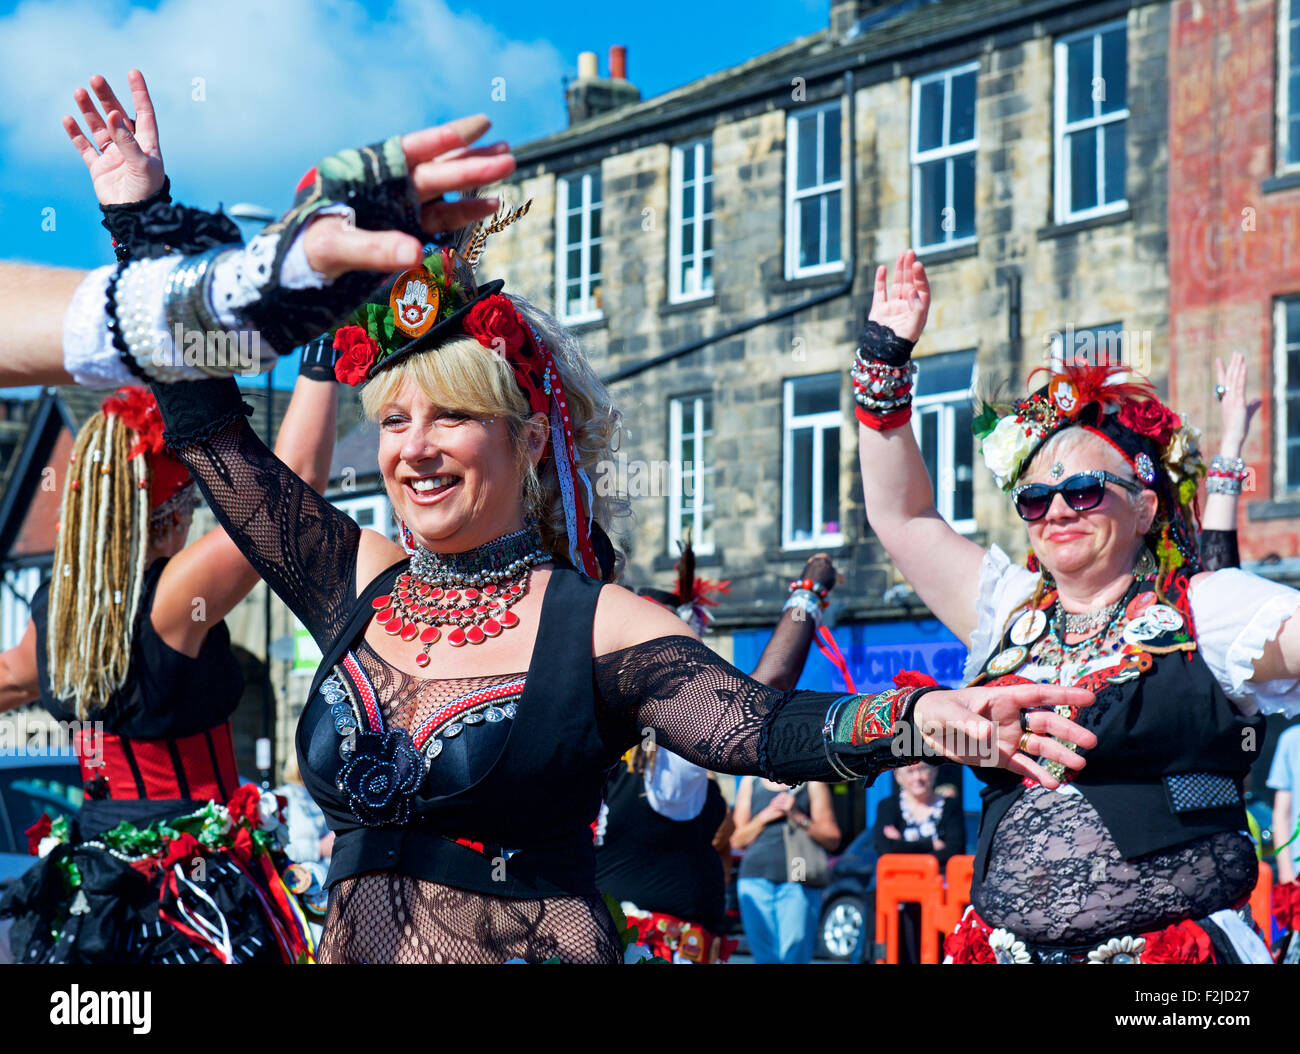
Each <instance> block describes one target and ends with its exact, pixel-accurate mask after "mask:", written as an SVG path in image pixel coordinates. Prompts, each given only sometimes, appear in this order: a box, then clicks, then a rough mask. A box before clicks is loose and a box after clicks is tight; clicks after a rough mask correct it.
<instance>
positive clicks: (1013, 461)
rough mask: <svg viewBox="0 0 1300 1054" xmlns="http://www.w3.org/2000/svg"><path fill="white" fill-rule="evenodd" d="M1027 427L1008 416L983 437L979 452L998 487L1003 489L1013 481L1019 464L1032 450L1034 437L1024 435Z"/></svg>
mask: <svg viewBox="0 0 1300 1054" xmlns="http://www.w3.org/2000/svg"><path fill="white" fill-rule="evenodd" d="M1028 427H1030V426H1029V425H1027V424H1025V423H1024V422H1023V421H1017V420H1016V418H1015V415H1014V414H1008V415H1007V416H1006V417H1004V418H1002V420H1000V421H999V422H998V423H997V427H996V428H994V429H993V431H992V432H990V433H989V434H988V435H987V436H985V437H984V442H983V444H982V445H981V447H980V451H981V453H983V455H984V464H986V465H987V466H988V467H989V471H990V472H992V473H993V475H994V476H995V477H996V478H997V481H998V486H999V487H1005V486H1006V485H1007V483H1008V482H1010V481H1011V480H1013V479H1015V477H1016V473H1017V472H1019V471H1020V465H1021V462H1023V461H1024V460H1025V458H1026V457H1028V456H1029V451H1030V450H1031V449H1032V448H1033V445H1034V437H1033V436H1032V435H1025V429H1026V428H1028Z"/></svg>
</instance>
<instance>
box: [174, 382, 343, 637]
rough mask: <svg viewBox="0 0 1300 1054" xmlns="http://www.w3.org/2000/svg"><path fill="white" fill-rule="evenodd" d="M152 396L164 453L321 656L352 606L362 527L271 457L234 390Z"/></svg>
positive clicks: (196, 385)
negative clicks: (180, 465) (179, 465)
mask: <svg viewBox="0 0 1300 1054" xmlns="http://www.w3.org/2000/svg"><path fill="white" fill-rule="evenodd" d="M152 388H153V392H154V395H155V396H156V397H157V399H158V406H159V408H160V409H161V410H162V415H163V421H164V422H165V423H166V425H167V436H166V438H167V444H168V446H169V447H170V448H171V450H172V451H173V453H175V454H176V456H177V457H179V458H180V459H181V460H182V461H183V462H184V463H185V464H186V466H187V467H188V468H189V470H190V472H191V473H192V474H193V476H194V478H195V479H196V480H197V481H198V485H199V489H200V490H201V491H203V496H204V497H205V498H207V501H208V504H209V505H210V506H211V507H212V511H213V512H214V513H215V514H216V517H217V519H218V520H219V521H220V522H221V526H223V527H224V528H225V529H226V530H227V532H229V534H230V536H231V538H233V539H234V540H235V544H236V545H238V546H239V549H240V551H241V552H242V553H243V554H244V556H246V557H247V558H248V562H249V563H251V564H252V565H253V567H254V568H256V569H257V573H258V574H259V575H261V576H262V577H263V578H264V579H265V580H266V581H267V583H268V584H269V585H270V587H271V588H272V589H273V590H275V592H276V594H277V595H278V596H279V597H280V598H281V599H282V600H283V601H284V602H285V603H286V604H288V605H289V608H290V610H292V611H293V613H294V614H295V615H296V616H297V617H298V619H299V620H300V621H301V622H302V624H303V625H304V626H306V627H307V629H308V630H309V631H310V633H311V635H312V636H313V637H314V638H315V639H316V642H317V643H318V644H319V645H320V646H321V648H322V650H323V649H324V648H325V647H327V646H328V645H329V643H330V642H331V641H332V640H333V639H334V637H335V636H336V635H337V634H338V633H339V632H340V631H341V630H342V628H343V625H344V623H345V622H346V621H347V617H348V614H349V611H350V610H351V608H352V605H353V603H354V602H355V601H356V566H357V543H358V541H359V540H360V537H361V528H360V527H358V526H357V525H356V523H355V522H354V521H353V520H352V519H351V517H349V516H346V515H344V514H343V513H342V512H340V511H339V510H338V509H336V508H334V506H333V505H331V504H330V503H329V502H328V501H326V500H325V499H324V498H322V497H321V496H320V495H319V494H317V493H316V491H314V490H312V488H311V487H309V486H308V485H307V484H306V483H304V482H303V481H302V480H301V479H300V478H299V477H298V476H297V475H295V474H294V473H293V472H292V471H291V470H290V469H289V467H288V466H287V465H285V464H284V462H283V461H281V460H280V459H279V458H277V457H276V456H275V455H274V454H273V453H272V452H271V451H270V450H268V449H267V448H266V445H265V444H264V443H263V442H262V441H261V440H260V439H259V438H258V437H257V435H256V433H254V431H253V430H252V428H251V427H249V424H248V420H247V414H248V413H249V412H250V408H249V407H248V406H247V405H246V404H245V403H244V402H243V400H242V399H241V398H240V394H239V389H238V387H237V386H236V385H235V382H234V381H231V380H220V381H197V382H193V383H188V384H157V385H153V386H152Z"/></svg>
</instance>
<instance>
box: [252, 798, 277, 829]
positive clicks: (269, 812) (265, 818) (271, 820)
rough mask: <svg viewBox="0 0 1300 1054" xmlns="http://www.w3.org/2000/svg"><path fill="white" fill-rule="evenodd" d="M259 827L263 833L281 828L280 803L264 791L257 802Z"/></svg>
mask: <svg viewBox="0 0 1300 1054" xmlns="http://www.w3.org/2000/svg"><path fill="white" fill-rule="evenodd" d="M257 826H258V827H260V828H261V829H262V830H263V831H274V830H275V829H276V828H277V827H279V826H280V802H279V801H278V800H277V798H276V796H275V795H274V794H272V793H270V792H269V791H262V796H261V797H260V798H259V799H258V800H257Z"/></svg>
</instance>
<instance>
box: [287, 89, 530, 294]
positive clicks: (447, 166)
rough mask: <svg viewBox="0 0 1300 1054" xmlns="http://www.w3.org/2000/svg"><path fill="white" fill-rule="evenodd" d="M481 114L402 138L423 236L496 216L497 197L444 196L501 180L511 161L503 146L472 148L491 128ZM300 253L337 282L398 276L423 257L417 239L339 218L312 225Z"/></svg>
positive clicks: (509, 171)
mask: <svg viewBox="0 0 1300 1054" xmlns="http://www.w3.org/2000/svg"><path fill="white" fill-rule="evenodd" d="M491 126H492V125H491V122H490V121H489V120H488V119H487V117H485V116H484V115H482V114H478V115H476V116H474V117H462V118H460V119H458V120H455V121H450V122H448V123H447V124H443V125H438V126H437V127H435V128H426V129H424V130H423V131H419V132H412V133H411V134H410V135H406V136H403V137H402V151H403V153H404V154H405V157H406V164H407V170H408V171H409V173H410V177H411V181H412V183H413V184H414V185H415V191H416V194H417V196H418V197H419V200H420V201H421V202H422V203H423V208H422V210H421V213H420V224H421V226H422V227H423V229H424V231H425V232H426V233H427V234H437V233H439V232H440V231H448V230H455V229H456V228H458V227H463V226H464V225H465V224H467V223H473V222H474V221H475V220H480V219H485V218H486V217H488V216H491V215H492V213H493V212H495V211H496V209H497V206H498V205H499V204H500V200H499V199H497V198H461V199H460V200H457V201H447V200H446V199H445V197H444V195H446V194H449V193H452V192H455V191H462V190H468V189H470V188H472V187H481V186H484V185H486V184H490V183H496V182H498V181H500V180H502V179H505V178H506V177H507V176H509V175H510V173H512V172H513V171H514V170H515V159H514V156H513V155H512V154H511V153H510V148H509V147H508V146H507V145H506V144H505V143H503V142H502V143H493V144H491V145H490V146H484V147H472V146H471V145H470V144H471V143H473V142H474V141H475V140H476V139H479V138H481V137H482V135H483V134H484V133H485V132H486V131H487V130H488V129H489V128H490V127H491ZM303 248H304V249H305V250H306V252H307V259H308V261H309V262H310V263H311V265H312V267H313V268H315V270H316V271H318V272H319V273H321V274H323V275H325V276H326V277H328V278H337V277H338V276H340V275H343V274H346V273H347V272H349V271H397V270H401V269H402V268H405V267H414V266H416V265H417V264H418V263H419V262H420V260H421V259H422V258H423V252H424V249H423V246H422V245H421V242H420V239H419V238H416V237H414V236H413V235H410V234H404V233H401V232H399V231H368V230H362V229H359V228H356V227H349V226H348V225H347V224H345V223H344V222H343V221H342V219H341V218H339V217H324V218H322V219H319V220H317V221H315V222H314V223H312V225H311V226H310V227H309V228H308V229H307V231H306V233H305V234H304V235H303Z"/></svg>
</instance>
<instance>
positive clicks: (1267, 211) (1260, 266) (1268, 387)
mask: <svg viewBox="0 0 1300 1054" xmlns="http://www.w3.org/2000/svg"><path fill="white" fill-rule="evenodd" d="M1276 7H1277V5H1276V3H1275V2H1274V0H1181V2H1178V3H1175V4H1174V5H1173V17H1172V27H1171V32H1170V38H1171V46H1170V56H1169V63H1170V66H1169V100H1170V101H1169V108H1170V114H1169V184H1170V185H1169V272H1170V273H1169V278H1170V282H1169V290H1170V292H1169V299H1170V302H1169V314H1170V340H1169V344H1170V362H1171V365H1170V371H1169V373H1170V394H1171V397H1172V400H1173V404H1174V406H1175V408H1176V409H1178V410H1179V411H1180V412H1181V413H1184V414H1186V415H1187V416H1188V418H1189V419H1190V420H1191V421H1192V423H1193V424H1196V425H1198V426H1199V427H1201V428H1203V429H1204V430H1205V432H1206V437H1205V438H1206V447H1207V450H1208V451H1210V452H1217V450H1218V440H1219V432H1220V427H1219V415H1218V410H1217V407H1216V404H1215V401H1214V393H1213V388H1214V384H1215V380H1216V377H1215V368H1214V360H1215V358H1216V357H1219V358H1222V359H1224V360H1225V361H1226V360H1227V358H1228V357H1229V356H1230V355H1231V354H1232V353H1233V351H1235V350H1240V351H1242V352H1244V353H1245V355H1246V357H1247V363H1248V365H1249V368H1250V379H1251V386H1252V388H1254V389H1255V390H1256V391H1257V392H1258V393H1261V394H1263V396H1264V405H1263V407H1262V408H1261V410H1260V413H1259V414H1258V416H1257V417H1256V419H1255V423H1254V425H1253V427H1252V429H1251V435H1250V437H1249V439H1248V440H1247V444H1246V449H1245V451H1244V456H1245V457H1246V459H1247V461H1248V463H1249V464H1250V465H1251V466H1252V467H1253V468H1254V469H1255V478H1256V481H1257V482H1256V490H1255V492H1254V493H1253V494H1248V495H1247V496H1246V500H1247V502H1250V501H1261V500H1262V501H1268V500H1275V499H1281V498H1300V494H1292V495H1286V494H1274V485H1273V472H1274V457H1273V450H1274V445H1273V444H1274V441H1275V436H1274V432H1273V404H1272V398H1271V392H1272V390H1273V303H1274V299H1275V298H1276V297H1278V296H1282V295H1286V294H1291V293H1300V189H1296V190H1286V191H1278V192H1272V193H1268V194H1265V193H1263V191H1262V190H1261V189H1260V184H1261V183H1262V182H1263V181H1264V180H1265V179H1268V178H1269V177H1270V176H1272V175H1273V174H1274V142H1275V130H1274V126H1275V120H1276V118H1275V109H1276V108H1275V98H1276V94H1275V93H1276V80H1275V72H1274V70H1275V64H1276V54H1277V37H1276ZM1252 227H1253V229H1251V228H1252ZM1239 526H1240V528H1241V550H1242V557H1243V559H1247V560H1249V559H1257V558H1260V557H1264V556H1266V555H1268V554H1270V553H1277V554H1278V555H1280V556H1284V557H1285V556H1296V555H1300V520H1295V519H1286V520H1272V521H1267V522H1252V521H1251V520H1249V519H1248V517H1247V515H1246V511H1245V508H1244V507H1243V510H1242V514H1241V517H1240V522H1239Z"/></svg>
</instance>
